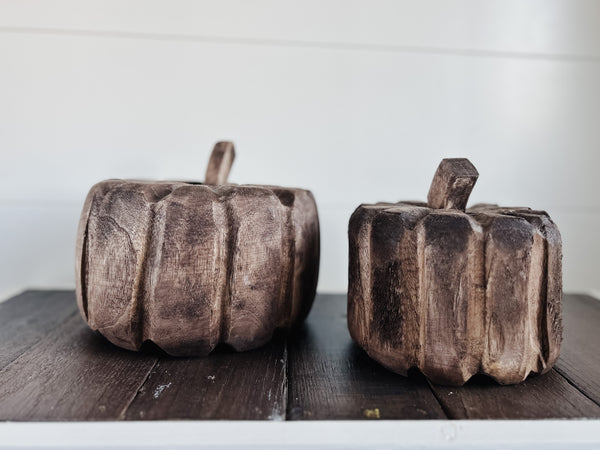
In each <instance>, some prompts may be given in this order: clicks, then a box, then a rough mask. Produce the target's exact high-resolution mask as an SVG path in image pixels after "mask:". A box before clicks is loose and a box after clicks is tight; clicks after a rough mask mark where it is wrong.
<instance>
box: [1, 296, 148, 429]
mask: <svg viewBox="0 0 600 450" xmlns="http://www.w3.org/2000/svg"><path fill="white" fill-rule="evenodd" d="M71 298H72V301H73V302H74V301H75V299H74V296H72V295H71ZM155 363H156V358H155V357H154V356H151V355H143V354H136V353H133V352H129V351H126V350H122V349H120V348H117V347H115V346H114V345H112V344H110V343H109V342H108V341H106V340H105V339H104V338H102V337H101V336H99V335H98V334H96V333H93V332H92V331H91V330H90V329H89V328H88V327H87V326H86V325H85V323H84V322H83V321H82V320H81V317H79V316H78V315H72V316H70V317H69V318H68V319H66V320H65V321H64V322H63V324H62V325H61V326H60V327H58V328H56V329H55V330H54V331H53V332H52V333H50V334H49V335H48V336H46V337H45V338H44V339H43V340H41V341H39V342H38V343H37V344H35V345H33V346H32V347H31V348H30V349H29V350H27V351H26V352H25V353H23V354H22V355H21V356H20V357H19V358H17V359H15V360H14V361H13V362H12V363H11V364H9V365H8V366H6V367H4V369H2V370H1V371H0V420H15V421H24V420H28V421H29V420H117V419H120V418H122V415H123V414H124V412H125V410H126V409H127V407H128V405H129V403H130V402H131V401H132V400H133V398H134V396H135V393H136V392H137V390H138V388H139V387H140V386H141V385H142V384H143V383H144V381H145V379H146V377H147V376H148V374H149V372H150V370H151V369H152V367H153V366H154V364H155Z"/></svg>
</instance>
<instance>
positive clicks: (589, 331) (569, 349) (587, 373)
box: [556, 295, 600, 405]
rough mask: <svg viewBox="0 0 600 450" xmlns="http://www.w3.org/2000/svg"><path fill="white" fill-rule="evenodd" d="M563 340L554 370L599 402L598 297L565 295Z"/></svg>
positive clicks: (599, 325)
mask: <svg viewBox="0 0 600 450" xmlns="http://www.w3.org/2000/svg"><path fill="white" fill-rule="evenodd" d="M563 307H564V323H565V331H564V335H565V340H564V342H563V346H562V347H563V349H562V353H561V355H560V358H559V359H558V362H557V363H556V370H557V371H558V372H559V373H561V374H562V375H563V376H565V377H566V378H567V379H569V381H570V382H571V383H573V384H574V385H575V386H577V388H579V389H580V390H581V391H582V392H583V393H584V394H585V395H586V396H588V397H589V398H590V399H592V400H594V401H595V402H596V403H598V404H599V405H600V350H599V349H600V332H599V330H600V301H599V300H597V299H595V298H592V297H588V296H586V295H565V300H564V302H563Z"/></svg>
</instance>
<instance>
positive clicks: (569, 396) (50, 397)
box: [0, 291, 600, 421]
mask: <svg viewBox="0 0 600 450" xmlns="http://www.w3.org/2000/svg"><path fill="white" fill-rule="evenodd" d="M563 312H564V319H563V320H564V325H565V327H564V328H565V332H564V343H563V347H562V352H561V358H560V360H559V362H558V364H557V365H556V367H555V369H554V370H552V371H551V372H549V373H548V374H546V375H542V376H537V377H531V378H529V379H528V380H526V381H525V382H524V383H522V384H520V385H517V386H499V385H497V384H496V383H495V382H493V381H491V380H490V379H487V378H483V377H479V378H477V377H476V378H475V379H472V380H471V381H469V382H468V383H467V384H466V385H465V386H463V387H461V388H454V387H445V386H437V385H432V384H430V383H428V382H427V381H426V380H425V379H424V378H423V376H421V375H420V374H418V373H415V374H412V375H411V376H410V377H409V378H404V377H402V376H399V375H396V374H394V373H392V372H389V371H388V370H386V369H384V368H383V367H381V366H379V365H378V364H377V363H375V362H374V361H372V360H370V359H369V357H368V356H366V354H365V353H364V352H363V351H362V350H361V349H359V348H358V347H357V346H356V345H354V344H353V343H352V341H351V339H350V336H349V334H348V331H347V328H346V297H345V296H343V295H319V296H318V297H317V299H316V300H315V305H314V307H313V310H312V312H311V314H310V316H309V318H308V320H307V322H306V324H305V325H304V326H303V327H302V328H301V329H300V330H298V331H297V332H296V333H295V334H293V335H290V336H284V335H283V334H281V335H278V336H276V337H275V339H273V341H272V342H271V343H270V344H268V345H266V346H265V347H262V348H260V349H258V350H255V351H250V352H246V353H234V352H232V351H230V350H228V349H226V348H223V349H218V350H217V351H216V352H215V353H213V354H212V355H210V356H209V357H207V358H172V357H169V356H167V355H164V354H162V353H161V352H160V351H159V350H157V349H156V348H152V347H151V346H148V347H147V348H145V349H144V350H143V351H142V352H141V353H134V352H130V351H126V350H122V349H120V348H117V347H115V346H113V345H112V344H110V343H109V342H107V341H106V340H105V339H104V338H102V337H101V336H100V335H98V334H96V333H93V332H92V331H90V330H89V329H88V328H87V326H86V325H85V324H84V322H83V320H82V319H81V317H80V316H79V313H78V311H77V307H76V304H75V296H74V293H73V292H72V291H27V292H24V293H23V294H21V295H18V296H17V297H14V298H12V299H10V300H8V301H6V302H3V303H0V420H14V421H30V420H31V421H33V420H60V421H68V420H154V419H264V420H305V419H308V420H324V419H325V420H329V419H373V420H376V419H447V418H448V419H542V418H589V417H595V418H599V417H600V351H599V349H600V332H599V331H598V330H599V329H600V302H598V301H597V300H595V299H593V298H590V297H587V296H584V295H565V298H564V303H563Z"/></svg>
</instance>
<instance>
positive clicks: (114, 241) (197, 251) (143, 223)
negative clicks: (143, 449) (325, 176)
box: [76, 142, 319, 356]
mask: <svg viewBox="0 0 600 450" xmlns="http://www.w3.org/2000/svg"><path fill="white" fill-rule="evenodd" d="M233 159H234V149H233V145H232V144H231V143H230V142H220V143H218V144H217V145H216V146H215V149H214V151H213V153H212V156H211V159H210V162H209V165H208V169H207V175H206V177H207V180H206V181H207V182H206V183H205V184H202V183H186V182H178V181H173V182H170V181H164V182H149V181H137V180H107V181H103V182H100V183H98V184H96V185H95V186H94V187H92V189H91V190H90V192H89V194H88V196H87V199H86V201H85V204H84V207H83V211H82V214H81V219H80V223H79V230H78V238H77V246H76V248H77V256H76V271H77V277H76V280H77V299H78V303H79V307H80V311H81V314H82V316H83V317H84V318H85V319H86V321H87V322H88V324H89V325H90V327H91V328H92V329H93V330H98V331H99V332H100V333H102V334H103V335H104V336H105V337H106V338H107V339H109V340H110V341H111V342H112V343H114V344H115V345H119V346H121V347H123V348H126V349H130V350H138V349H139V348H140V347H141V346H142V345H143V343H144V342H146V341H151V342H153V343H155V344H156V345H158V346H159V347H160V348H161V349H163V350H164V351H166V352H167V353H169V354H171V355H175V356H185V355H207V354H208V353H210V352H211V351H212V350H213V349H214V348H215V347H216V346H217V345H218V344H220V343H226V344H228V345H230V346H231V347H233V348H234V349H236V350H238V351H244V350H249V349H253V348H257V347H260V346H262V345H264V344H265V343H266V342H268V341H269V340H270V339H271V336H272V335H273V333H274V332H275V330H276V329H278V328H289V327H290V326H292V325H295V324H297V323H299V322H301V321H302V320H303V319H304V317H305V315H306V314H307V312H308V310H309V309H310V306H311V304H312V301H313V299H314V296H315V290H316V284H317V275H318V267H319V220H318V214H317V209H316V204H315V201H314V198H313V196H312V194H311V193H310V191H306V190H303V189H294V188H282V187H277V186H258V185H233V184H225V183H226V181H227V175H228V173H229V169H230V167H231V164H232V162H233Z"/></svg>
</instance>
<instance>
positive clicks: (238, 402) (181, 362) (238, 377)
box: [124, 333, 287, 420]
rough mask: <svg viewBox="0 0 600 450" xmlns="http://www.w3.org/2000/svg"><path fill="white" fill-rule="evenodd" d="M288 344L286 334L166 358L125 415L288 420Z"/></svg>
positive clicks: (160, 417) (138, 417)
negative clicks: (250, 346) (249, 346)
mask: <svg viewBox="0 0 600 450" xmlns="http://www.w3.org/2000/svg"><path fill="white" fill-rule="evenodd" d="M286 364H287V361H286V343H285V337H284V336H283V335H282V333H278V334H276V336H275V337H274V338H273V339H272V340H271V342H269V343H268V344H267V345H264V346H262V347H261V348H259V349H256V350H251V351H248V352H244V353H234V352H233V351H231V350H228V349H222V350H221V349H219V350H217V351H215V352H214V353H213V354H211V356H210V358H171V357H164V358H161V359H160V360H159V361H158V364H157V365H156V366H155V367H154V369H152V372H151V374H150V376H149V377H148V379H147V380H146V382H145V383H144V385H143V386H142V388H141V389H140V390H139V391H138V393H137V395H136V397H135V399H134V401H133V402H132V403H131V405H130V406H129V408H128V409H127V413H126V414H125V416H124V417H125V419H127V420H165V419H183V420H205V419H211V420H212V419H227V420H284V419H285V405H286V401H287V397H286V396H287V392H286V387H287V373H286Z"/></svg>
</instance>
